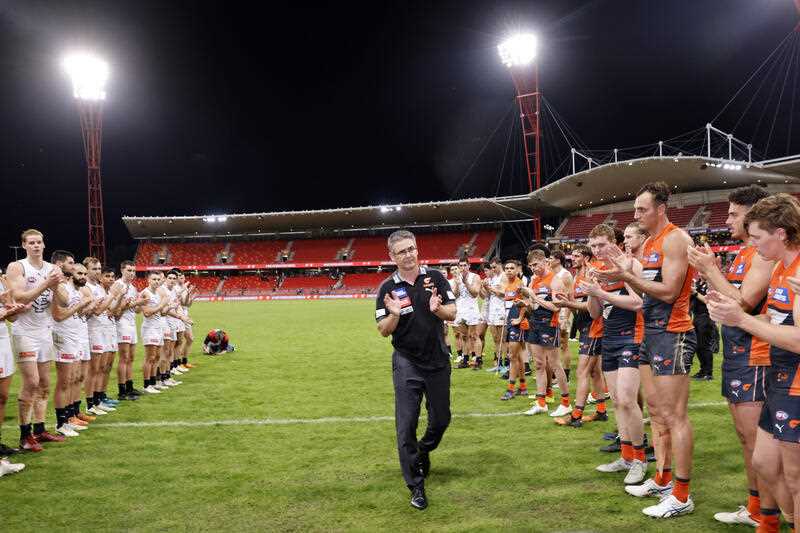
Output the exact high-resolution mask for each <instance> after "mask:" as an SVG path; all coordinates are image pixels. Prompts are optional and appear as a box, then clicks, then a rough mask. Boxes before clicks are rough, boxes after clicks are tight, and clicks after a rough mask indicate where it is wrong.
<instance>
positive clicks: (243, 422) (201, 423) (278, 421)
mask: <svg viewBox="0 0 800 533" xmlns="http://www.w3.org/2000/svg"><path fill="white" fill-rule="evenodd" d="M723 405H728V402H698V403H690V404H689V408H690V409H702V408H704V407H720V406H723ZM609 411H613V409H609ZM508 416H523V413H522V412H513V413H455V414H453V418H501V417H508ZM373 422H394V416H352V417H344V416H329V417H324V418H261V419H258V418H240V419H229V420H165V421H162V422H111V423H109V424H96V425H95V424H93V429H94V428H97V429H104V428H109V429H118V428H199V427H213V426H291V425H303V424H364V423H373Z"/></svg>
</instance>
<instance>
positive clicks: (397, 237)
mask: <svg viewBox="0 0 800 533" xmlns="http://www.w3.org/2000/svg"><path fill="white" fill-rule="evenodd" d="M403 239H411V240H412V241H414V244H416V243H417V238H416V237H414V234H413V233H411V232H410V231H408V230H406V229H399V230H397V231H395V232H394V233H392V234H391V235H389V238H388V239H387V240H386V245H387V246H388V248H389V251H390V252H391V251H392V245H394V244H395V243H397V242H400V241H402V240H403Z"/></svg>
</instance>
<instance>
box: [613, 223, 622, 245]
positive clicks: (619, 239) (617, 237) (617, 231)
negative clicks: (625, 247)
mask: <svg viewBox="0 0 800 533" xmlns="http://www.w3.org/2000/svg"><path fill="white" fill-rule="evenodd" d="M614 240H616V241H617V245H620V244H622V243H623V242H625V232H624V231H622V230H621V229H619V228H618V227H617V226H614Z"/></svg>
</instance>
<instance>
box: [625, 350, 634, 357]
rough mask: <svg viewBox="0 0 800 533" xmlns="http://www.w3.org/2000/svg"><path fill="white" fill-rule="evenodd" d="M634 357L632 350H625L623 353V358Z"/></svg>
mask: <svg viewBox="0 0 800 533" xmlns="http://www.w3.org/2000/svg"><path fill="white" fill-rule="evenodd" d="M632 355H633V352H632V351H630V350H625V351H624V352H622V357H630V356H632Z"/></svg>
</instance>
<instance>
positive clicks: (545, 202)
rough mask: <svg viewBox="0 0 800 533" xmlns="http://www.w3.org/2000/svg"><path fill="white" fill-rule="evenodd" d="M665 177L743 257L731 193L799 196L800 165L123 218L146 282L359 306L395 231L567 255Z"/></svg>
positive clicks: (460, 249)
mask: <svg viewBox="0 0 800 533" xmlns="http://www.w3.org/2000/svg"><path fill="white" fill-rule="evenodd" d="M658 179H666V181H667V182H668V183H669V184H670V185H671V186H672V187H673V188H674V189H675V191H676V193H675V194H674V195H673V196H672V198H671V200H670V206H669V217H670V219H671V220H673V221H674V223H675V224H677V225H679V226H681V227H684V228H686V229H687V230H688V231H689V232H690V233H691V234H692V235H694V236H695V237H696V238H697V239H698V240H701V241H704V242H710V243H712V244H713V245H714V246H715V250H716V251H725V252H727V251H735V249H736V247H731V246H728V245H727V240H726V238H727V228H726V227H725V218H726V217H727V201H726V198H727V194H728V192H729V191H730V190H731V189H733V188H735V187H739V186H742V185H748V184H751V183H758V184H761V185H763V186H764V187H766V188H767V189H768V190H769V191H770V192H788V193H791V194H795V195H798V196H800V157H796V158H783V159H782V160H780V161H777V162H761V163H759V162H756V163H749V164H748V163H746V162H741V161H735V160H730V161H723V160H720V159H719V158H710V157H686V156H680V157H678V156H653V157H649V158H640V159H637V160H631V161H621V162H611V163H607V164H605V165H602V166H597V167H593V168H591V169H586V170H583V171H581V172H577V173H574V174H571V175H569V176H566V177H564V178H562V179H560V180H558V181H556V182H554V183H551V184H549V185H547V186H545V187H542V188H541V189H539V190H536V191H534V192H532V193H530V194H524V195H519V196H511V197H502V198H475V199H468V200H456V201H446V202H430V203H422V204H404V205H394V206H385V205H384V206H367V207H358V208H341V209H328V210H317V211H297V212H275V213H251V214H230V215H215V216H179V217H178V216H176V217H125V218H124V219H123V220H124V223H125V225H126V226H127V228H128V230H129V231H130V233H131V236H132V237H133V238H134V239H137V241H138V242H139V244H138V250H137V253H136V265H137V269H138V270H139V271H140V272H146V271H150V270H166V269H169V268H172V267H179V268H181V269H183V270H185V271H188V272H191V273H192V274H194V276H193V283H194V284H195V285H196V286H198V288H199V290H200V292H201V295H202V297H204V298H209V299H272V298H276V299H286V298H338V297H345V298H358V297H366V296H367V295H372V294H374V292H375V290H376V289H377V287H378V286H379V285H380V283H381V282H382V281H383V280H384V279H385V278H386V277H387V275H388V273H389V272H390V271H391V266H390V265H391V261H390V260H389V257H388V256H387V254H386V235H388V233H389V232H391V231H392V230H394V229H397V228H400V227H407V228H411V229H413V230H414V231H415V232H416V233H417V235H418V246H419V250H420V259H421V261H422V262H423V263H426V264H429V265H449V264H454V263H455V262H456V261H457V260H458V259H459V258H461V257H465V256H466V257H468V258H469V261H470V262H471V263H473V264H475V265H479V264H481V263H483V262H485V261H486V260H488V259H489V258H490V257H492V256H493V255H495V254H497V255H501V256H505V255H507V254H508V253H509V249H511V248H513V246H514V243H509V241H513V240H514V239H517V240H519V235H520V231H521V230H520V226H521V227H527V226H530V221H532V220H534V219H535V217H536V216H542V217H548V218H549V219H550V220H553V221H554V222H555V224H556V225H555V226H553V227H554V231H553V232H552V234H550V235H548V239H547V240H548V241H549V242H551V243H553V244H559V243H560V244H561V246H563V247H564V248H567V249H568V248H569V247H570V245H571V243H574V242H578V241H582V240H585V238H586V235H587V234H588V232H589V230H590V229H591V228H592V227H594V226H595V225H597V224H599V223H601V222H606V223H610V224H612V225H616V226H617V227H624V226H625V225H627V224H628V223H630V222H632V221H633V200H632V198H633V195H634V194H635V192H636V190H637V189H638V188H639V187H640V186H641V185H642V184H644V183H647V182H649V181H655V180H658ZM523 240H524V239H523ZM517 244H518V243H517ZM387 269H389V270H388V271H387Z"/></svg>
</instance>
